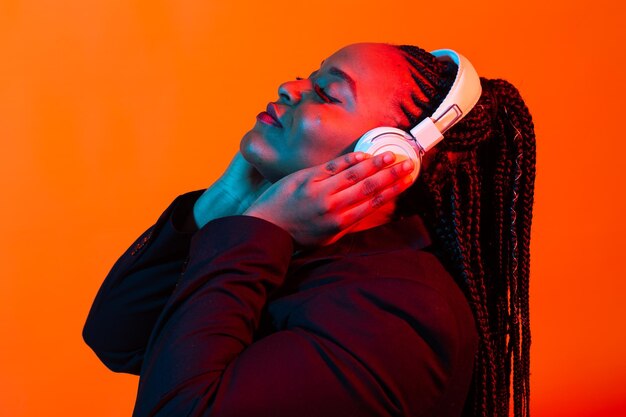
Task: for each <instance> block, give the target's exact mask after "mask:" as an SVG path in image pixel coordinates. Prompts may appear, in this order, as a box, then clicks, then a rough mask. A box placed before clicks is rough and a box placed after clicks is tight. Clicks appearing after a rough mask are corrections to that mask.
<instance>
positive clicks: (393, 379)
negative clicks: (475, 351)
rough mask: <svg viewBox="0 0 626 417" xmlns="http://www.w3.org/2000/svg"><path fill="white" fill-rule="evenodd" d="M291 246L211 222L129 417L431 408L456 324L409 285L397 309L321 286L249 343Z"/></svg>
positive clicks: (282, 236) (436, 301)
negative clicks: (278, 325)
mask: <svg viewBox="0 0 626 417" xmlns="http://www.w3.org/2000/svg"><path fill="white" fill-rule="evenodd" d="M292 250H293V244H292V241H291V237H290V236H289V235H288V234H287V233H286V232H285V231H284V230H282V229H280V228H278V227H277V226H275V225H273V224H271V223H268V222H265V221H263V220H260V219H256V218H253V217H247V216H233V217H227V218H221V219H217V220H214V221H212V222H209V223H208V224H207V225H206V226H205V227H204V228H203V229H201V230H200V231H199V232H198V233H197V234H196V236H194V238H193V240H192V245H191V251H190V254H191V258H190V262H189V266H188V268H187V270H186V272H185V274H184V276H183V278H182V279H181V281H180V282H179V285H178V287H177V288H176V290H175V291H174V293H173V295H172V296H171V297H170V299H169V300H168V302H167V306H166V307H165V309H164V311H163V313H162V315H161V317H160V318H159V320H158V323H157V325H156V326H155V330H154V332H153V334H152V337H151V339H150V342H149V345H148V348H147V351H146V355H145V360H144V364H143V367H142V370H141V377H140V382H139V390H138V395H137V401H136V404H135V409H134V413H133V416H134V417H148V416H161V417H164V416H196V417H199V416H204V417H213V416H220V417H250V416H272V417H283V416H284V417H286V416H290V417H293V416H298V417H321V416H324V417H335V416H337V417H339V416H342V417H343V416H359V417H366V416H397V415H411V416H426V415H429V414H428V413H429V412H432V410H433V409H434V408H436V405H437V403H438V402H439V401H440V400H441V398H442V396H443V395H444V393H445V391H446V390H447V389H448V388H447V387H448V381H449V378H451V377H452V376H451V371H450V366H453V362H454V361H455V360H456V356H457V353H456V352H457V350H458V347H459V346H458V344H457V340H456V339H455V338H456V335H457V333H456V331H457V329H456V326H455V325H454V317H452V314H451V310H450V309H449V308H447V307H446V304H445V302H442V299H441V298H440V297H438V296H437V295H436V293H434V292H432V291H430V292H428V297H427V299H426V300H424V302H423V303H421V304H420V305H418V306H416V303H415V302H414V299H411V294H410V293H407V290H410V291H413V292H415V287H414V283H411V282H409V281H408V280H398V281H396V282H394V283H392V284H391V285H390V287H389V288H388V291H387V292H388V295H389V297H396V298H398V297H404V300H405V301H404V302H403V303H401V306H394V305H393V304H392V303H391V302H390V301H389V298H387V296H386V295H384V294H383V296H382V297H379V298H377V297H376V296H374V295H371V294H370V293H369V291H368V290H364V291H363V292H360V290H359V289H358V288H359V287H360V285H357V286H355V285H352V284H351V285H347V286H341V287H339V288H336V289H332V290H331V289H329V290H328V291H323V292H318V293H317V294H318V295H316V296H313V298H312V299H310V300H305V301H304V302H303V304H304V305H305V306H304V307H303V308H298V309H297V310H298V312H297V313H295V315H294V316H293V317H289V319H288V323H286V324H285V329H284V330H279V331H277V332H274V333H272V334H270V335H268V336H266V337H264V338H261V339H259V340H256V341H254V343H253V333H254V330H255V328H256V326H258V324H259V321H260V316H261V311H262V308H263V306H264V304H265V303H266V301H267V299H268V297H269V296H271V294H272V293H273V292H274V291H275V290H276V289H277V288H278V287H279V286H281V285H282V284H283V283H284V280H285V276H286V273H287V268H288V265H289V261H290V257H291V254H292ZM335 290H336V291H335ZM374 293H378V294H379V295H380V291H379V290H377V289H372V294H374ZM385 299H386V300H385ZM405 309H406V310H405ZM451 324H452V325H451ZM445 329H449V330H445ZM441 346H446V347H445V348H443V350H442V348H441ZM470 366H471V364H470ZM416 410H417V411H416Z"/></svg>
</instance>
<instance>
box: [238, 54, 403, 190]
mask: <svg viewBox="0 0 626 417" xmlns="http://www.w3.org/2000/svg"><path fill="white" fill-rule="evenodd" d="M412 85H413V82H412V80H411V76H410V72H409V70H408V66H407V64H406V62H405V60H404V58H403V56H402V55H401V53H400V52H399V51H398V50H397V49H395V48H393V47H391V46H388V45H384V44H355V45H350V46H347V47H345V48H343V49H341V50H339V51H338V52H336V53H335V54H333V55H332V56H331V57H329V58H328V59H326V60H325V61H324V62H322V65H321V67H320V69H319V70H317V71H315V72H314V73H313V74H311V75H310V76H309V78H307V79H299V80H294V81H288V82H286V83H284V84H282V85H281V86H280V87H279V89H278V95H279V98H278V101H276V102H273V103H270V104H268V106H267V109H266V111H264V112H261V113H260V114H259V115H258V116H257V121H256V124H255V125H254V127H253V128H252V129H251V130H250V131H249V132H248V133H246V134H245V136H244V137H243V139H242V140H241V152H242V154H243V156H244V157H245V158H246V160H247V161H248V162H250V163H251V164H252V165H253V166H255V167H256V168H257V169H258V170H259V172H260V173H261V174H262V175H263V176H264V177H265V178H267V179H268V180H270V181H277V180H278V179H280V178H282V177H284V176H285V175H288V174H290V173H292V172H295V171H298V170H300V169H303V168H307V167H311V166H314V165H319V164H323V163H325V162H328V161H329V160H331V159H333V158H336V157H337V156H339V155H341V154H344V153H346V152H350V151H352V149H353V147H354V144H355V142H356V141H357V140H358V139H359V138H360V137H361V135H363V134H364V133H365V132H366V131H368V130H369V129H372V128H374V127H377V126H398V125H400V124H401V123H402V122H403V121H404V116H403V115H402V112H401V110H400V107H399V105H398V104H399V101H400V99H401V97H402V96H403V94H402V93H403V91H404V95H406V92H407V90H408V89H410V88H411V87H410V86H412Z"/></svg>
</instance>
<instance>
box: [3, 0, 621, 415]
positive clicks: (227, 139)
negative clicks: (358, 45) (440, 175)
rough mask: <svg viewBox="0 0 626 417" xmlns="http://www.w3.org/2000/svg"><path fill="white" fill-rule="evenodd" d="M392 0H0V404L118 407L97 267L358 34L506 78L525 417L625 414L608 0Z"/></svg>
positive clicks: (36, 411) (91, 411) (13, 411)
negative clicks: (526, 360)
mask: <svg viewBox="0 0 626 417" xmlns="http://www.w3.org/2000/svg"><path fill="white" fill-rule="evenodd" d="M393 3H394V2H393V1H384V2H382V1H370V2H368V3H364V2H363V1H354V2H341V1H338V0H317V1H315V2H294V1H275V2H270V1H268V2H242V1H228V2H227V1H218V0H204V1H200V0H198V1H190V0H177V1H173V0H170V1H163V0H87V1H86V0H61V1H59V0H39V1H35V0H22V1H19V0H0V141H1V147H0V187H1V188H0V189H1V190H2V191H1V200H0V202H1V204H0V337H2V340H1V342H0V415H2V416H5V415H6V416H41V415H53V416H92V417H99V416H111V415H120V416H124V415H130V412H131V409H132V405H133V400H134V394H135V390H136V383H137V379H136V378H135V377H132V376H127V375H116V374H113V373H111V372H109V371H107V370H106V369H105V368H104V366H103V365H101V364H100V363H99V362H98V361H97V359H96V357H95V356H94V354H93V353H92V352H91V351H90V350H89V349H88V348H87V347H86V346H85V345H84V344H83V343H82V340H81V336H80V332H81V328H82V325H83V322H84V319H85V316H86V314H87V311H88V308H89V306H90V303H91V301H92V299H93V296H94V295H95V292H96V290H97V288H98V286H99V285H100V282H101V280H102V279H103V278H104V276H105V274H106V273H107V271H108V268H109V267H110V266H111V265H112V263H113V262H114V261H115V259H116V258H117V256H118V255H120V254H121V252H122V250H123V249H125V247H126V246H127V245H128V244H130V242H131V241H132V240H133V239H134V238H135V237H136V236H137V235H138V234H139V233H140V232H142V231H143V230H144V229H145V228H146V227H147V226H149V225H150V224H151V223H152V222H153V221H155V220H156V218H157V216H158V214H160V213H161V211H162V210H163V209H164V208H165V207H166V205H167V204H168V203H169V202H170V201H171V200H172V199H173V198H174V197H175V196H176V195H178V194H180V193H182V192H184V191H187V190H193V189H198V188H203V187H206V186H207V185H209V184H210V183H211V182H212V181H213V180H214V179H215V178H216V177H217V175H219V173H220V172H221V170H222V169H223V168H224V167H225V165H226V163H227V162H228V160H229V159H230V155H231V154H232V153H233V152H234V151H235V150H236V149H237V146H238V140H239V138H240V137H241V135H242V134H243V133H244V132H245V131H246V130H247V129H248V128H249V127H251V126H252V124H253V123H254V117H255V115H256V114H257V113H258V112H259V111H260V110H261V109H263V108H264V106H265V103H267V102H268V101H271V100H273V99H275V98H276V89H277V86H278V84H279V83H280V82H281V81H284V80H287V79H291V78H293V77H295V76H298V75H303V74H304V75H306V74H308V73H309V72H310V71H311V70H313V69H315V68H317V66H318V64H319V62H320V61H321V60H322V59H323V58H325V57H326V56H327V55H329V54H330V53H332V52H333V51H334V50H336V49H338V48H339V47H341V46H343V45H345V44H348V43H351V42H355V41H362V40H370V41H384V42H394V43H415V44H418V45H420V46H422V47H425V48H427V49H436V48H440V47H451V48H455V49H458V50H460V51H462V52H463V53H464V54H465V55H467V56H468V57H470V58H471V59H472V61H473V62H474V64H475V66H476V67H477V68H478V70H479V72H480V73H481V74H482V75H485V76H488V77H502V78H507V79H509V80H511V81H512V82H513V83H514V84H516V85H517V86H518V87H519V89H520V90H521V92H522V94H523V96H524V97H525V99H526V101H527V103H528V105H529V107H530V109H531V111H532V112H533V114H534V119H535V123H536V132H537V137H538V177H537V192H536V201H537V203H536V211H535V223H534V231H533V243H532V256H533V264H532V267H533V269H532V279H531V281H532V282H531V285H532V287H531V297H532V306H531V307H532V310H531V314H532V317H531V321H532V329H533V344H532V380H531V381H532V402H531V403H532V412H533V415H534V416H535V417H542V416H553V415H558V416H565V417H595V416H618V415H620V416H621V415H626V414H625V413H626V395H625V394H626V389H625V388H624V386H625V384H624V383H625V382H626V358H625V356H626V355H625V346H626V340H625V339H626V338H625V336H624V324H623V322H622V320H623V319H624V317H626V307H625V305H626V301H624V296H623V294H624V293H625V292H626V283H625V282H626V267H625V265H626V263H625V262H624V254H623V253H622V251H623V249H624V244H623V241H622V239H623V236H624V235H625V234H626V227H625V225H626V222H625V220H624V213H625V212H626V207H625V204H624V190H625V188H626V187H625V186H624V183H625V180H626V175H624V173H623V170H624V168H625V165H626V164H625V163H624V161H622V156H623V154H624V153H626V145H625V143H626V138H625V137H624V134H623V129H621V128H620V127H619V125H618V123H620V122H623V121H624V120H625V119H626V114H624V112H623V110H621V109H620V108H619V106H622V107H623V105H624V95H625V94H626V88H625V82H624V79H623V78H620V77H622V75H623V73H624V65H625V64H626V56H625V51H626V48H624V46H623V44H624V41H626V34H625V31H624V29H623V24H624V23H623V22H624V21H625V18H626V16H625V15H624V12H623V11H618V9H619V8H621V6H619V2H618V1H616V0H614V1H613V2H612V3H611V2H610V1H609V0H596V1H593V2H591V1H588V2H582V1H563V0H555V1H547V0H526V1H518V2H505V1H493V2H490V1H488V0H479V1H459V0H449V1H446V2H431V3H430V4H429V3H427V2H420V1H415V0H411V1H408V0H407V1H397V2H395V3H396V4H397V6H395V7H389V5H390V4H393ZM444 5H447V6H444ZM446 7H447V9H448V13H447V14H446V15H445V16H444V15H441V16H438V14H440V13H443V12H445V11H446V10H445V8H446ZM622 10H623V8H622ZM409 17H412V20H409Z"/></svg>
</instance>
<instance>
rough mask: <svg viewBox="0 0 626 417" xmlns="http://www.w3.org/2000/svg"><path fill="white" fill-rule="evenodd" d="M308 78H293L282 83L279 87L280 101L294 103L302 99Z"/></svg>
mask: <svg viewBox="0 0 626 417" xmlns="http://www.w3.org/2000/svg"><path fill="white" fill-rule="evenodd" d="M306 82H307V80H292V81H287V82H285V83H282V84H281V85H280V87H278V98H279V99H278V102H279V103H283V104H290V105H294V104H297V103H299V102H300V100H301V99H302V93H303V92H304V91H305V90H306V86H305V83H306Z"/></svg>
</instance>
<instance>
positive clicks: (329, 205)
mask: <svg viewBox="0 0 626 417" xmlns="http://www.w3.org/2000/svg"><path fill="white" fill-rule="evenodd" d="M396 157H397V156H396V155H394V154H393V153H391V152H385V153H384V154H382V155H377V156H371V155H367V154H364V153H362V152H353V153H349V154H346V155H344V156H341V157H339V158H337V159H334V160H332V161H330V162H328V163H327V164H325V165H319V166H315V167H312V168H306V169H303V170H301V171H297V172H294V173H293V174H290V175H288V176H286V177H284V178H282V179H281V180H279V181H277V182H276V183H275V184H273V185H272V186H271V187H269V188H268V189H267V191H265V192H264V193H263V194H262V195H261V196H260V197H259V199H258V200H257V201H255V202H254V203H253V204H252V205H251V206H250V208H248V210H246V211H245V212H244V213H243V214H245V215H249V216H254V217H258V218H261V219H264V220H267V221H269V222H271V223H274V224H275V225H277V226H279V227H281V228H283V229H285V230H286V231H288V232H289V233H290V234H291V236H292V237H293V238H294V240H295V241H296V242H297V243H298V244H300V245H303V246H310V245H327V244H330V243H332V242H335V241H336V240H337V239H339V238H340V237H341V236H343V235H344V234H346V233H347V232H349V230H350V228H352V227H353V226H355V225H356V224H357V223H358V222H359V221H361V220H363V219H365V218H366V217H368V216H370V215H373V214H375V213H377V212H379V211H380V210H381V208H382V207H383V206H385V207H387V208H388V209H389V210H388V211H387V212H386V213H385V219H379V224H382V223H384V222H385V221H386V220H387V217H388V215H390V214H391V210H393V208H394V202H395V198H396V197H397V196H398V195H399V194H400V193H402V192H403V191H404V190H406V189H407V188H408V187H409V186H410V185H411V183H412V181H411V177H410V174H411V172H412V170H413V162H411V161H410V160H403V161H400V162H398V163H396V164H393V163H394V162H395V161H396ZM392 164H393V165H392Z"/></svg>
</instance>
